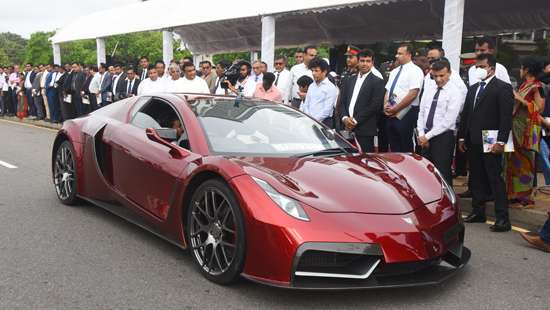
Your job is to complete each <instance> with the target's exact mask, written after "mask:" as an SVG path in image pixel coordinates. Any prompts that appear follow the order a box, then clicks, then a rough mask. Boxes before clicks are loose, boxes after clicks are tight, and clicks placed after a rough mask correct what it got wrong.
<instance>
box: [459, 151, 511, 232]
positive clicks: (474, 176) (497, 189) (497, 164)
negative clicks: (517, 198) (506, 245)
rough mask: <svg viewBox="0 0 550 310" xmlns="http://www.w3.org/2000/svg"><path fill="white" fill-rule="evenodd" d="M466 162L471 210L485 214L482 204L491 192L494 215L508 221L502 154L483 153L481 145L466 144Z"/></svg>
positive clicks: (498, 218) (488, 198)
mask: <svg viewBox="0 0 550 310" xmlns="http://www.w3.org/2000/svg"><path fill="white" fill-rule="evenodd" d="M466 148H467V150H468V151H467V153H468V154H467V155H468V162H469V163H470V182H471V187H470V190H471V191H472V207H473V210H472V212H474V213H477V214H482V215H484V214H485V208H484V207H483V205H484V204H485V202H486V201H488V200H490V199H491V197H490V196H491V193H493V194H494V198H495V215H496V219H497V221H499V220H501V221H507V222H508V221H509V218H508V197H507V195H506V184H505V183H504V179H503V178H502V155H495V154H491V153H483V146H481V145H472V144H470V143H468V145H467V146H466Z"/></svg>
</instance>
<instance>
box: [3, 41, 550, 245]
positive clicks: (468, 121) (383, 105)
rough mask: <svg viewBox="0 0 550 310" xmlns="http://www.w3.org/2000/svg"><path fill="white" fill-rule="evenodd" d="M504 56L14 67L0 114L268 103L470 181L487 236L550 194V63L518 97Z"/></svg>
mask: <svg viewBox="0 0 550 310" xmlns="http://www.w3.org/2000/svg"><path fill="white" fill-rule="evenodd" d="M495 47H496V44H495V41H494V40H493V39H492V38H488V37H483V38H479V39H478V40H477V41H476V43H475V59H473V60H472V61H471V62H470V63H469V68H468V67H466V68H462V69H464V71H463V72H458V71H457V70H453V69H452V68H451V64H450V62H449V61H448V60H447V59H446V58H445V52H444V50H443V49H442V48H441V47H440V46H437V45H433V46H430V47H429V48H427V49H426V50H424V51H423V52H415V51H414V49H413V48H412V46H411V45H408V44H402V45H400V46H399V47H398V49H397V51H396V55H395V61H394V62H393V63H392V64H391V66H390V68H389V69H388V70H387V72H386V74H382V73H381V72H380V71H379V70H377V68H376V66H375V64H376V59H375V55H374V52H373V51H372V50H370V49H368V48H367V49H359V48H356V47H354V46H350V47H349V48H348V50H347V53H346V57H347V69H346V70H345V72H344V73H343V74H341V75H340V76H339V75H337V74H335V73H334V72H331V70H330V66H329V63H328V61H327V60H326V59H323V58H320V57H318V55H317V52H318V49H317V48H316V47H315V46H308V47H306V48H304V49H303V50H301V51H298V52H296V54H295V55H294V61H295V63H296V64H295V65H294V66H292V67H291V68H290V69H289V68H288V67H287V65H288V59H287V58H286V57H284V56H276V57H275V62H274V70H273V71H272V72H269V71H268V66H267V64H266V63H265V62H262V61H261V60H257V61H254V62H252V63H251V62H248V61H245V60H235V61H234V62H232V63H230V62H226V61H223V60H222V61H220V62H218V63H217V64H215V67H213V64H212V63H211V62H210V61H202V62H201V63H200V64H198V67H197V66H195V64H193V62H192V61H191V59H182V60H181V61H172V62H171V63H170V64H169V65H168V66H166V65H165V63H164V62H163V61H156V62H155V63H154V64H151V63H150V62H149V59H148V58H147V57H142V58H141V59H140V60H139V65H138V67H137V68H134V67H131V66H129V67H126V68H125V67H123V66H122V65H119V64H115V65H112V66H107V65H106V64H100V65H99V67H96V66H82V65H81V64H79V63H73V64H71V65H68V64H67V65H64V66H60V65H48V64H40V65H38V66H34V67H33V66H32V64H26V65H25V66H24V69H23V71H20V68H19V67H18V66H17V65H14V66H12V67H7V68H0V89H1V90H2V91H1V96H0V113H1V114H2V115H4V114H7V115H18V116H19V117H29V118H31V119H43V120H46V121H50V122H54V123H59V122H62V121H63V120H67V119H71V118H74V117H77V116H80V115H83V114H86V113H89V112H90V111H93V110H95V109H98V108H100V107H103V106H105V105H108V104H110V103H112V102H115V101H118V100H122V99H124V98H127V97H131V96H136V95H143V94H152V93H157V92H182V93H205V94H216V95H234V96H239V95H240V96H244V97H254V98H261V99H266V100H271V101H274V102H278V103H281V104H286V105H289V106H292V107H294V108H295V109H299V110H301V111H303V112H304V113H306V114H308V115H309V116H311V117H312V118H315V119H316V120H318V121H319V122H321V123H323V124H325V125H326V126H328V127H331V128H334V129H336V130H338V131H340V132H341V133H342V135H343V136H344V137H346V138H348V139H350V141H353V142H354V143H356V144H357V146H359V147H360V148H361V150H363V151H364V152H375V151H378V152H388V151H392V152H411V153H412V152H414V153H417V154H421V155H422V156H424V157H425V158H427V159H429V160H430V161H431V162H432V163H433V164H434V166H435V167H436V168H437V169H438V171H439V172H440V174H441V176H442V178H443V180H444V181H446V182H447V183H448V184H451V185H452V183H453V178H454V177H455V176H457V175H466V174H468V188H469V189H468V190H467V191H466V192H464V193H461V196H463V197H471V198H472V206H473V210H472V212H471V213H470V214H469V215H468V216H467V217H466V218H465V222H467V223H477V222H485V221H486V216H485V204H486V203H487V202H489V201H494V207H495V214H496V222H495V224H494V225H492V226H490V230H491V231H493V232H505V231H509V230H510V229H511V224H510V220H509V215H508V213H509V212H508V208H509V207H510V206H511V205H516V206H525V207H527V206H530V205H533V204H534V201H533V198H532V196H533V192H534V189H535V188H536V186H537V178H536V176H537V169H538V168H542V170H543V172H544V177H545V182H546V184H547V185H550V158H549V155H550V152H549V147H548V145H549V143H550V140H549V139H550V138H548V137H550V135H549V136H546V131H547V130H550V104H548V103H549V100H548V98H550V96H548V91H549V90H550V60H548V59H544V58H539V57H524V58H522V59H521V69H520V78H521V79H522V81H523V83H522V84H521V85H520V86H519V87H518V88H517V89H514V87H513V86H512V84H511V79H510V77H509V75H508V71H507V69H506V68H505V67H504V66H503V65H501V64H500V63H498V62H497V61H496V58H495V54H496V50H495ZM230 68H236V70H237V71H238V73H237V75H238V77H237V78H236V79H235V80H231V79H230V78H227V71H228V70H229V69H230ZM461 73H462V74H461ZM510 142H512V143H510ZM512 145H513V146H512ZM537 160H538V161H539V162H540V165H542V166H540V167H539V166H538V165H537ZM467 171H469V173H467ZM522 236H523V237H524V238H525V239H526V240H527V241H528V242H529V243H531V244H532V245H534V246H535V247H537V248H539V249H541V250H544V251H548V252H550V220H549V221H547V223H546V224H545V226H544V227H543V229H542V230H541V232H540V233H539V234H535V233H529V234H522Z"/></svg>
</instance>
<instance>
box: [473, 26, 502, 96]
mask: <svg viewBox="0 0 550 310" xmlns="http://www.w3.org/2000/svg"><path fill="white" fill-rule="evenodd" d="M495 46H496V44H495V41H494V40H493V39H492V38H489V37H481V38H478V39H477V40H476V45H475V53H476V56H479V55H480V54H491V55H495V54H496V50H495ZM475 67H476V66H471V67H470V69H469V70H468V83H469V84H470V86H472V85H474V84H475V83H478V82H479V81H480V78H479V77H478V76H476V68H475ZM495 77H496V78H497V79H499V80H501V81H503V82H506V83H508V84H510V85H511V84H512V82H511V81H510V76H509V75H508V70H506V68H505V67H504V66H503V65H501V64H499V63H498V62H497V66H496V71H495Z"/></svg>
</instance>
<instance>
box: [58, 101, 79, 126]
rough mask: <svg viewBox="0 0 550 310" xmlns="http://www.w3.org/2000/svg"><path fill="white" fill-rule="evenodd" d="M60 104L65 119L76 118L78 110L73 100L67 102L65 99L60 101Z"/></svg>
mask: <svg viewBox="0 0 550 310" xmlns="http://www.w3.org/2000/svg"><path fill="white" fill-rule="evenodd" d="M60 106H61V117H63V120H64V121H66V120H68V119H73V118H75V114H76V112H75V108H74V104H73V103H72V102H66V101H64V100H63V101H62V102H61V103H60Z"/></svg>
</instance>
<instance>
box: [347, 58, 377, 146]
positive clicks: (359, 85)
mask: <svg viewBox="0 0 550 310" xmlns="http://www.w3.org/2000/svg"><path fill="white" fill-rule="evenodd" d="M358 58H359V72H358V73H357V74H355V75H352V76H350V77H349V78H347V79H346V80H345V81H344V85H342V93H341V94H340V104H339V105H338V108H339V115H340V116H341V119H342V123H343V125H344V128H345V129H346V130H347V131H350V132H353V133H355V137H356V139H357V142H359V145H360V146H361V149H362V150H363V152H374V136H376V122H377V117H378V115H379V114H380V111H381V110H382V107H383V105H384V93H385V89H384V80H382V79H380V78H378V77H376V76H375V75H374V74H373V73H372V72H371V70H372V68H373V64H374V52H373V51H371V50H369V49H365V50H363V51H361V52H360V53H359V54H358Z"/></svg>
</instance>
